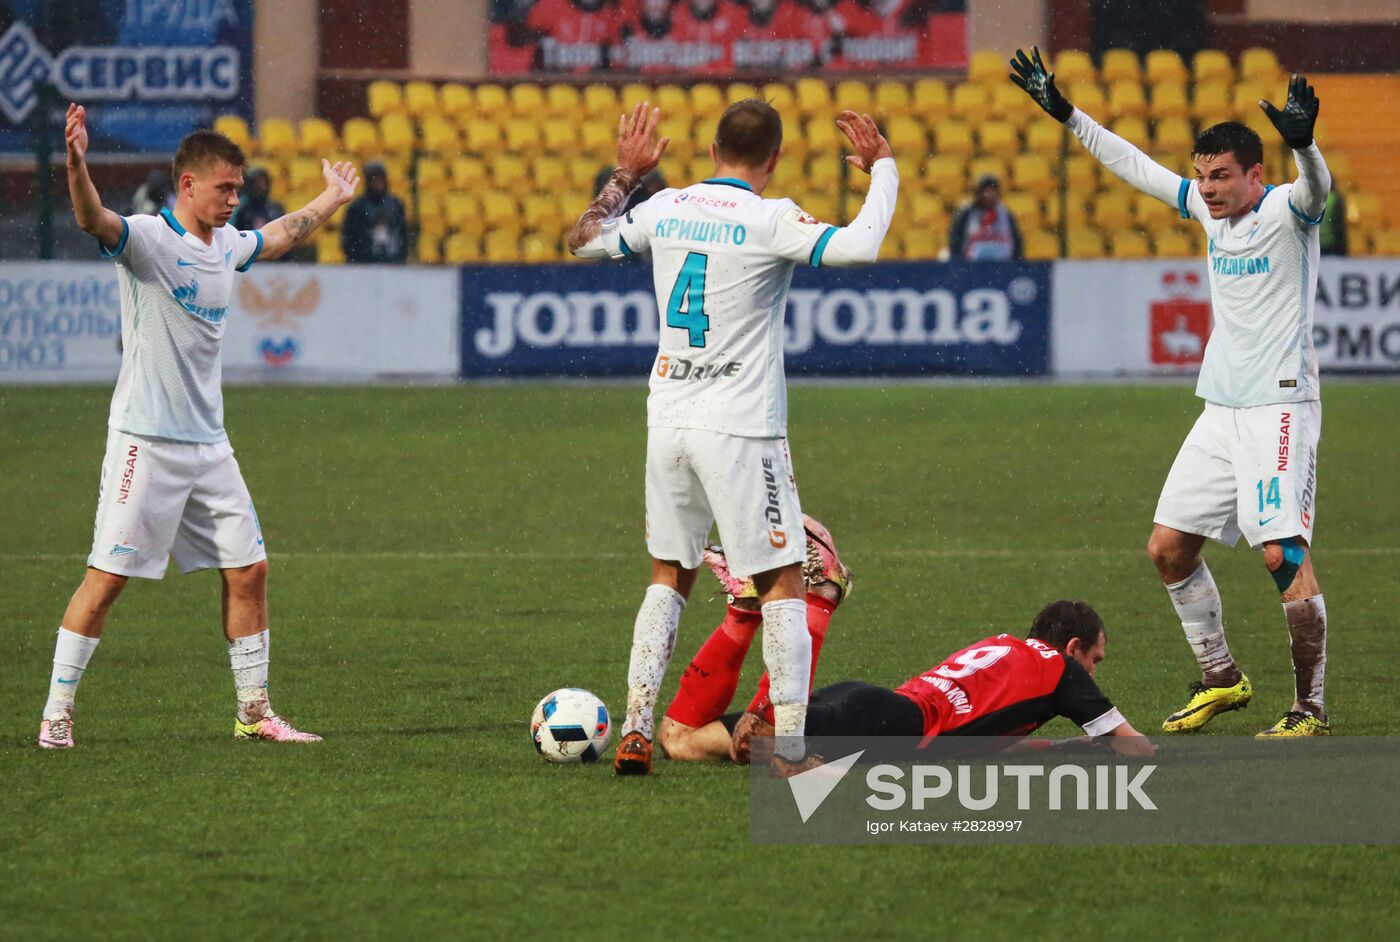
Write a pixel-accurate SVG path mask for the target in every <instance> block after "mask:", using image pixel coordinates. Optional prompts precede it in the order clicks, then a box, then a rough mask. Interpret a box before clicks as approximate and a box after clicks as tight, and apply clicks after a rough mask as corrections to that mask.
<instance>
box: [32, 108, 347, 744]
mask: <svg viewBox="0 0 1400 942" xmlns="http://www.w3.org/2000/svg"><path fill="white" fill-rule="evenodd" d="M66 140H67V149H68V192H69V194H70V195H71V196H72V199H73V214H74V215H75V216H76V217H77V220H78V225H79V226H80V227H81V228H82V229H83V231H84V232H86V233H88V234H89V235H92V236H94V237H95V238H96V239H97V242H98V247H99V249H100V250H101V253H102V255H104V256H106V257H107V258H110V259H112V260H113V261H115V262H116V265H117V271H118V278H119V281H120V284H121V313H122V365H121V372H120V374H119V375H118V377H117V388H116V392H115V393H114V394H113V396H112V408H111V413H110V416H109V418H108V423H107V424H108V432H107V453H106V458H105V459H104V461H103V465H102V478H101V487H100V491H99V497H98V504H97V522H96V524H95V526H94V528H93V543H92V553H91V555H90V556H88V569H87V574H86V575H85V576H84V578H83V581H82V584H81V585H80V586H78V590H77V591H76V592H75V593H74V594H73V598H72V600H71V601H70V602H69V603H68V609H67V611H66V612H65V613H64V615H63V624H62V626H61V627H60V628H59V629H58V641H57V644H56V645H55V647H54V659H53V675H52V678H51V680H50V684H49V699H48V703H47V704H46V705H45V707H44V718H43V722H42V724H41V725H40V727H39V745H40V746H43V747H44V748H46V749H63V748H69V747H71V746H72V745H73V744H74V739H73V702H74V695H75V694H76V693H77V688H78V681H79V680H80V679H81V678H82V676H83V671H84V670H85V669H86V668H87V665H88V659H89V658H90V657H91V656H92V652H93V651H94V650H95V649H96V648H97V643H98V640H99V639H100V638H101V636H102V628H103V625H104V623H105V622H106V619H107V612H108V609H110V607H111V605H112V603H113V602H115V601H116V598H117V596H118V595H120V594H121V591H122V588H123V587H124V586H125V585H126V582H127V580H128V579H129V578H131V577H133V576H134V577H137V578H143V579H159V578H161V577H162V576H163V575H164V574H165V567H166V564H167V562H168V560H169V558H170V556H171V555H174V557H175V561H176V563H177V564H178V565H179V567H180V571H181V572H193V571H195V570H199V569H218V570H219V573H220V575H221V576H222V580H223V629H224V637H225V638H226V639H227V641H228V650H229V660H230V664H231V666H232V668H233V677H234V689H235V691H236V693H237V697H238V712H237V717H236V719H235V721H234V735H235V737H237V738H239V739H262V740H272V741H277V742H318V741H319V740H320V737H319V736H315V735H313V734H311V733H305V732H301V731H299V730H297V729H295V728H294V727H293V726H292V725H291V724H290V723H288V722H287V721H286V720H285V719H283V718H282V717H280V716H278V715H277V714H276V713H274V712H273V710H272V707H271V705H270V704H269V702H268V695H267V670H268V668H267V665H268V630H267V553H266V551H265V550H264V547H263V536H262V529H261V527H260V525H259V523H258V517H257V513H256V512H255V511H254V510H253V501H252V499H251V498H250V497H249V495H248V488H247V486H246V485H245V484H244V483H243V475H242V474H241V473H240V472H239V469H238V462H237V461H236V460H235V459H234V457H233V449H232V448H231V447H230V446H229V442H228V435H226V434H225V433H224V406H223V392H222V390H221V389H220V385H219V383H220V376H221V361H220V353H219V348H220V343H221V342H222V339H223V335H224V327H225V325H226V323H227V319H228V313H229V304H230V302H231V300H232V295H233V277H234V273H235V272H243V271H247V270H248V267H249V266H250V265H252V264H253V263H254V262H255V261H257V260H259V259H269V258H277V257H279V256H281V255H283V254H285V253H286V252H287V251H288V250H289V249H290V248H292V247H293V246H294V245H296V244H297V243H299V242H302V241H303V240H305V239H306V237H307V236H308V235H310V234H311V233H312V232H314V231H315V230H316V229H317V227H319V226H320V225H321V224H322V223H323V222H325V221H326V220H327V219H329V218H330V216H331V214H332V213H334V212H335V211H336V210H337V209H339V208H340V207H341V206H342V205H344V204H345V203H347V202H349V201H350V198H351V196H352V195H353V194H354V192H355V187H356V185H357V183H358V182H359V178H358V176H357V174H356V171H355V169H354V168H353V167H352V166H350V165H349V164H343V165H342V164H336V165H334V166H331V165H330V164H329V163H327V162H325V161H323V162H322V166H323V171H324V175H325V180H326V188H325V190H324V191H323V192H322V193H321V194H320V195H319V196H317V197H316V198H315V199H314V200H312V201H311V202H310V203H308V204H307V205H306V206H305V207H303V208H302V209H300V210H298V211H297V212H294V213H290V214H288V215H286V216H283V217H281V218H280V219H277V220H274V221H273V222H271V223H268V224H267V225H266V226H263V227H262V229H259V230H255V231H252V232H239V231H238V230H236V229H234V228H233V227H232V226H230V225H228V221H229V217H230V216H232V215H233V211H234V209H235V208H236V207H237V206H238V188H239V187H240V186H242V184H243V165H244V158H243V153H242V151H241V150H240V149H239V148H238V146H237V145H236V144H234V143H233V142H232V141H230V140H229V139H228V138H226V137H224V136H223V135H222V134H217V133H215V132H213V131H195V132H194V133H192V134H190V135H188V136H187V137H186V138H185V139H184V140H183V141H181V142H180V146H179V149H178V150H177V151H176V153H175V160H174V163H173V165H172V171H173V176H174V183H175V191H176V199H175V209H174V211H171V210H168V209H167V210H162V211H161V213H160V215H158V216H126V217H123V216H119V215H117V214H116V213H114V212H112V211H111V210H110V209H107V208H105V207H104V206H103V205H102V200H101V197H99V196H98V193H97V188H96V187H95V186H93V183H92V178H91V177H90V176H89V174H88V167H87V159H86V155H87V147H88V134H87V114H86V112H85V111H84V109H83V108H82V106H80V105H70V106H69V108H68V120H67V127H66Z"/></svg>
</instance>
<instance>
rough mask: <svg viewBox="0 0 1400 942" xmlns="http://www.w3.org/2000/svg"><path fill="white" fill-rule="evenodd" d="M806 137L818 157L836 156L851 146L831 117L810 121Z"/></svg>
mask: <svg viewBox="0 0 1400 942" xmlns="http://www.w3.org/2000/svg"><path fill="white" fill-rule="evenodd" d="M806 136H807V146H808V148H809V149H810V150H811V153H813V154H815V155H817V156H823V155H826V154H836V153H838V152H840V151H841V150H842V148H844V147H847V146H849V145H848V144H847V143H846V138H845V137H844V136H843V135H842V134H841V132H840V131H838V130H837V129H836V122H835V121H834V120H832V117H831V116H830V115H822V116H820V117H816V118H812V119H810V120H808V122H807V127H806Z"/></svg>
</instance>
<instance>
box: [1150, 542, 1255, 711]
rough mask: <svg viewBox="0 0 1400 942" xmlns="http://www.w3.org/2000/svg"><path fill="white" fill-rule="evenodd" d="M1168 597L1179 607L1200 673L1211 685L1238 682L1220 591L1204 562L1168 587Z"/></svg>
mask: <svg viewBox="0 0 1400 942" xmlns="http://www.w3.org/2000/svg"><path fill="white" fill-rule="evenodd" d="M1167 595H1169V596H1171V600H1172V605H1174V606H1176V614H1177V617H1178V618H1180V619H1181V628H1182V630H1183V631H1185V632H1186V640H1187V641H1188V642H1189V643H1190V645H1191V653H1193V654H1195V655H1196V663H1198V664H1200V665H1201V674H1202V675H1203V676H1204V678H1205V682H1206V684H1207V685H1208V686H1212V687H1228V686H1231V685H1233V684H1237V683H1239V680H1240V669H1239V667H1238V666H1237V665H1236V664H1235V659H1234V658H1233V657H1231V656H1230V646H1229V645H1228V644H1226V643H1225V619H1224V613H1223V610H1222V609H1221V606H1220V591H1219V590H1218V589H1216V587H1215V577H1214V576H1212V575H1211V574H1210V568H1209V567H1208V566H1206V562H1205V560H1201V564H1200V565H1199V566H1197V567H1196V571H1195V572H1193V573H1191V575H1189V576H1187V577H1186V578H1185V579H1183V580H1181V581H1180V582H1177V583H1174V584H1172V585H1169V586H1167Z"/></svg>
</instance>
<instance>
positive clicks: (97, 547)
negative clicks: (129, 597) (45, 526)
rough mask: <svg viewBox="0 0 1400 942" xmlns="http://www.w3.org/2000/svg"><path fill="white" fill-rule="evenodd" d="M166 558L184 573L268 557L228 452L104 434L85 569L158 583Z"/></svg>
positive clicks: (218, 446) (224, 445) (222, 447)
mask: <svg viewBox="0 0 1400 942" xmlns="http://www.w3.org/2000/svg"><path fill="white" fill-rule="evenodd" d="M172 555H173V556H174V557H175V563H176V565H178V566H179V567H180V571H181V572H182V573H183V572H194V571H195V570H198V569H237V568H238V567H240V566H249V565H252V564H253V563H256V562H258V561H259V560H263V559H266V558H267V552H266V549H265V548H264V546H263V536H262V527H261V526H260V525H259V524H258V515H257V512H256V511H255V510H254V509H253V499H252V497H250V496H249V494H248V486H247V485H246V484H244V483H243V474H242V473H241V472H240V471H239V470H238V462H237V461H236V460H235V459H234V457H233V448H232V446H230V445H229V443H228V442H227V441H222V442H216V443H214V444H212V445H201V444H194V443H190V442H171V441H164V440H162V439H155V438H146V437H144V436H141V435H132V434H130V433H127V432H120V431H117V430H116V429H109V430H108V432H107V456H106V458H105V459H103V462H102V483H101V487H100V490H99V496H98V500H97V522H96V524H94V526H93V535H92V555H90V556H89V557H88V565H89V566H92V567H93V568H95V569H101V570H102V571H103V572H111V573H116V574H117V575H122V576H136V577H139V578H142V579H159V578H161V577H163V576H164V575H165V567H166V564H167V563H168V562H169V559H170V557H171V556H172Z"/></svg>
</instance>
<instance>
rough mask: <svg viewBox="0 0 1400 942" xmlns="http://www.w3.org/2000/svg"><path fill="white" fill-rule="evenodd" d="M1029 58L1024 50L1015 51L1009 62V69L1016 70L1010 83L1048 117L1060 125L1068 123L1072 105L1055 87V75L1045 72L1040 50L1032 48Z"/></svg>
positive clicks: (1072, 108) (1072, 109)
mask: <svg viewBox="0 0 1400 942" xmlns="http://www.w3.org/2000/svg"><path fill="white" fill-rule="evenodd" d="M1031 56H1032V58H1027V57H1026V52H1025V50H1024V49H1017V50H1016V58H1014V59H1012V60H1011V68H1013V69H1015V70H1016V74H1014V75H1012V76H1011V81H1013V82H1015V83H1016V84H1017V85H1019V86H1020V87H1021V88H1022V89H1023V90H1024V91H1025V93H1026V94H1027V95H1030V96H1031V98H1033V99H1035V103H1036V104H1037V105H1039V106H1040V107H1041V108H1044V109H1045V113H1046V114H1048V115H1050V117H1052V118H1054V119H1055V120H1056V121H1059V122H1061V123H1064V122H1065V121H1068V120H1069V116H1070V115H1072V114H1074V105H1071V104H1070V103H1069V101H1067V100H1066V99H1065V96H1064V95H1061V94H1060V90H1059V89H1058V88H1056V87H1055V73H1054V72H1050V71H1047V70H1046V68H1045V63H1044V62H1042V61H1040V49H1039V48H1037V47H1035V46H1032V47H1031Z"/></svg>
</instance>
